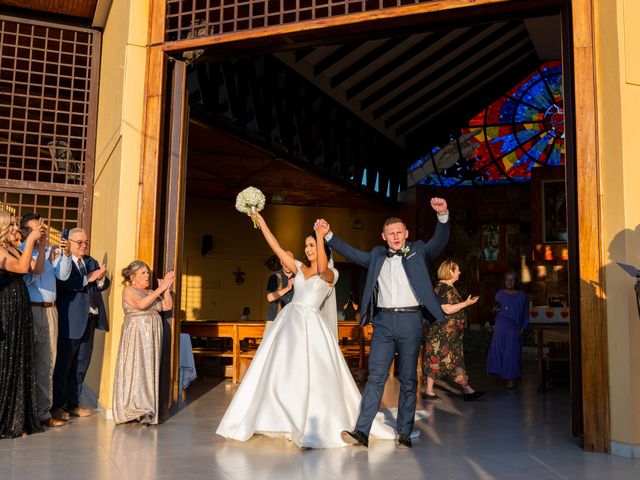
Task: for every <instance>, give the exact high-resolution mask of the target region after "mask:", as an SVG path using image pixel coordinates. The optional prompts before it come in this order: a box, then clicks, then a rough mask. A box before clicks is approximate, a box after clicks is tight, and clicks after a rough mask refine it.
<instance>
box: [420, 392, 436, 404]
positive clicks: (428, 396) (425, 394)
mask: <svg viewBox="0 0 640 480" xmlns="http://www.w3.org/2000/svg"><path fill="white" fill-rule="evenodd" d="M422 399H423V400H431V401H432V402H435V401H436V400H440V397H439V396H438V395H429V394H428V393H426V392H424V393H423V394H422Z"/></svg>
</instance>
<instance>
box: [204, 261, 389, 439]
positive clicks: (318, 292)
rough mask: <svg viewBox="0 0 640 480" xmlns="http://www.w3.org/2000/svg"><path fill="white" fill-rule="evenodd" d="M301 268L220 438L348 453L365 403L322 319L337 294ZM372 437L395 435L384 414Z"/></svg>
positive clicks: (331, 331)
mask: <svg viewBox="0 0 640 480" xmlns="http://www.w3.org/2000/svg"><path fill="white" fill-rule="evenodd" d="M296 265H297V267H298V273H297V275H296V276H295V279H294V292H295V293H294V296H293V300H292V301H291V302H290V303H289V304H288V305H287V306H285V307H284V308H283V309H282V311H281V312H280V313H279V314H278V316H277V317H276V319H275V320H274V322H273V325H272V326H271V327H270V328H269V329H268V330H267V331H266V332H265V336H264V338H263V339H262V343H261V344H260V347H259V348H258V350H257V351H256V354H255V356H254V358H253V361H252V362H251V365H250V366H249V369H248V370H247V373H246V375H245V377H244V379H243V380H242V383H241V384H240V386H239V387H238V390H237V392H236V394H235V396H234V398H233V400H232V402H231V404H230V405H229V408H228V409H227V411H226V413H225V415H224V417H223V418H222V421H221V422H220V425H219V427H218V430H217V432H216V433H217V434H219V435H222V436H223V437H226V438H230V439H234V440H240V441H245V440H248V439H249V438H251V436H253V435H254V434H256V433H260V434H263V435H268V436H284V437H285V438H288V439H289V440H291V441H293V442H294V443H295V444H296V445H298V446H300V447H306V448H327V447H343V446H346V445H347V444H345V443H344V442H343V441H342V438H341V437H340V432H341V431H342V430H352V429H353V428H354V426H355V424H356V420H357V418H358V413H359V409H360V399H361V396H360V392H359V390H358V387H357V386H356V383H355V382H354V380H353V377H352V376H351V373H350V372H349V368H348V366H347V363H346V362H345V360H344V357H343V355H342V352H341V351H340V347H339V345H338V339H337V335H336V330H337V325H335V321H334V320H329V321H328V320H327V319H326V318H325V317H324V316H323V315H322V314H321V312H320V308H321V306H322V304H323V302H324V301H325V299H329V300H331V301H332V302H333V305H327V306H326V307H325V308H323V310H325V309H333V310H334V311H335V309H336V306H335V295H329V294H330V293H331V290H332V288H331V287H330V286H329V284H328V283H327V282H326V281H324V280H323V279H322V278H320V277H318V276H317V275H314V276H312V277H309V278H308V279H305V278H304V275H303V274H302V271H301V270H300V266H301V263H300V262H299V261H297V260H296ZM333 271H334V273H335V281H337V279H338V272H337V271H336V270H335V269H334V270H333ZM330 323H334V325H331V324H330ZM370 435H371V436H372V437H375V438H384V439H393V438H395V431H394V429H393V427H392V426H391V425H388V424H386V423H385V422H384V420H383V415H382V413H379V414H378V417H377V418H376V420H375V421H374V424H373V426H372V429H371V433H370Z"/></svg>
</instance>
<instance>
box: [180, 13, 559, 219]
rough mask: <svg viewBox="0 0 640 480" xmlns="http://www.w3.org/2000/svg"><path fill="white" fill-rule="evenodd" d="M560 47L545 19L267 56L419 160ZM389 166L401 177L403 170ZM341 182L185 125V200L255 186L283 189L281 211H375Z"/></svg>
mask: <svg viewBox="0 0 640 480" xmlns="http://www.w3.org/2000/svg"><path fill="white" fill-rule="evenodd" d="M560 48H561V39H560V19H559V16H552V17H543V18H537V19H530V20H526V21H525V20H511V21H501V22H498V23H492V24H482V25H475V26H470V27H463V28H455V29H452V30H439V31H433V32H426V33H414V34H407V35H402V36H395V37H388V38H381V39H374V40H369V41H358V42H352V43H342V44H336V45H327V46H318V47H309V48H304V49H298V50H293V51H289V52H281V53H276V54H274V56H275V57H276V58H278V59H279V60H280V61H281V62H283V63H284V64H285V65H287V66H288V67H289V68H290V69H292V70H294V71H295V72H296V73H298V74H300V75H301V76H303V77H304V78H306V79H307V80H308V81H309V82H311V83H313V85H314V86H316V87H318V88H319V89H321V90H322V91H323V92H324V94H326V95H327V96H328V97H330V98H332V99H333V100H335V101H336V102H338V103H339V104H341V105H342V106H344V107H346V109H348V110H349V111H350V112H351V113H353V114H354V115H356V116H357V117H359V118H360V119H361V120H363V121H365V122H366V123H368V124H369V125H370V126H372V127H373V128H374V129H375V130H376V131H378V132H379V133H380V134H382V135H383V136H384V137H386V138H388V139H390V140H391V141H392V142H394V143H395V144H396V145H398V146H399V147H400V148H402V149H404V150H405V151H407V152H408V155H409V156H410V157H411V156H413V157H414V158H416V159H417V158H418V156H420V155H422V154H424V153H425V152H426V151H427V150H430V149H431V148H432V147H433V146H435V145H437V144H438V142H444V141H446V139H447V138H448V136H449V135H450V133H451V132H452V131H455V130H456V129H459V128H461V127H464V126H466V125H467V123H466V122H468V120H469V119H470V118H471V117H473V116H474V115H475V114H477V113H478V112H479V111H481V110H482V109H483V108H485V107H486V106H488V105H489V104H490V103H491V102H492V101H493V100H495V99H497V98H498V97H500V96H501V95H502V94H504V92H505V91H507V90H508V89H509V88H511V87H512V86H513V85H515V84H516V83H518V82H519V81H520V80H522V79H523V78H525V77H526V75H527V74H529V73H531V71H533V70H534V69H535V68H537V67H538V66H539V65H540V64H541V63H542V62H543V61H544V60H548V59H559V58H560V56H561V55H560ZM213 136H215V137H217V138H216V139H215V141H214V140H213ZM391 161H393V160H391ZM396 163H398V166H397V168H399V169H403V173H405V172H406V167H407V166H406V165H403V164H400V163H399V162H396ZM344 180H345V182H344V184H341V183H340V182H336V180H335V178H334V179H330V177H329V176H327V177H325V178H323V177H319V176H317V175H314V174H313V173H310V172H309V171H307V170H305V166H304V165H302V164H301V165H300V167H296V166H295V161H291V160H290V161H289V162H285V161H284V160H282V159H279V158H278V157H277V156H275V155H272V154H269V153H266V152H265V151H263V150H260V149H258V148H257V147H252V146H251V145H250V144H249V143H248V142H247V143H245V142H243V141H242V140H239V139H238V138H237V137H234V136H232V135H229V134H225V133H222V132H220V131H214V130H211V129H208V128H207V127H203V126H201V125H197V124H193V125H192V128H191V131H190V144H189V171H188V181H189V193H190V194H192V195H196V196H200V197H207V198H215V199H224V200H233V199H235V195H236V194H237V192H238V191H239V190H241V189H242V188H245V187H246V186H249V185H253V186H256V187H259V188H261V189H262V190H263V191H264V193H265V194H266V195H267V199H269V198H271V195H272V194H273V191H275V190H281V191H282V192H283V194H284V197H285V200H284V203H286V204H292V205H307V206H335V207H345V206H349V207H364V208H366V207H374V208H379V207H380V201H379V200H376V199H374V198H372V197H368V196H367V195H366V193H365V192H358V191H357V189H354V187H353V184H354V182H353V181H352V179H349V178H345V179H344ZM349 180H351V181H349Z"/></svg>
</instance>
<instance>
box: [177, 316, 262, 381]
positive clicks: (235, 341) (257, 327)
mask: <svg viewBox="0 0 640 480" xmlns="http://www.w3.org/2000/svg"><path fill="white" fill-rule="evenodd" d="M265 323H266V322H209V321H207V322H199V321H191V322H189V321H185V322H182V323H181V324H180V325H181V331H182V332H183V333H188V334H189V335H191V336H192V337H213V338H230V339H231V345H232V349H231V351H230V352H229V351H211V350H208V349H198V348H194V349H193V354H194V356H199V355H207V356H216V357H231V358H232V364H231V369H232V370H231V380H232V382H233V383H239V382H240V380H242V374H243V373H244V372H243V371H241V365H248V363H247V360H248V361H249V362H250V361H251V358H253V353H254V352H253V351H249V352H242V351H241V350H240V341H241V340H244V339H245V338H262V336H263V335H264V328H265ZM244 371H246V367H245V368H244Z"/></svg>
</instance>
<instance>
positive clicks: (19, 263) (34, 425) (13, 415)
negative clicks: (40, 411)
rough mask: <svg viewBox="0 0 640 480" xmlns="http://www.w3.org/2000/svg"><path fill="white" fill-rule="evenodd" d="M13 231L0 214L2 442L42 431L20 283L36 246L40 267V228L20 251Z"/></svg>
mask: <svg viewBox="0 0 640 480" xmlns="http://www.w3.org/2000/svg"><path fill="white" fill-rule="evenodd" d="M17 231H18V227H17V225H16V219H15V217H14V216H13V215H12V214H11V213H9V212H7V211H5V210H0V438H15V437H19V436H21V435H23V434H25V433H27V434H31V433H35V432H39V431H41V430H42V429H41V427H40V422H39V421H38V415H37V413H36V384H35V377H34V367H33V317H32V314H31V308H29V295H28V293H27V287H26V285H25V283H24V281H23V276H24V275H25V274H26V273H28V272H29V271H30V269H31V257H32V254H33V252H34V248H35V247H36V246H37V251H38V262H39V263H38V262H37V263H38V266H39V267H41V266H42V259H41V258H40V257H41V256H43V255H44V246H43V244H38V240H39V239H40V237H41V236H42V229H41V228H40V227H38V228H34V229H33V230H32V231H31V233H30V234H29V235H28V236H27V238H26V240H25V245H24V251H23V252H21V251H20V250H19V249H18V248H16V247H15V245H14V242H15V239H16V232H17Z"/></svg>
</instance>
